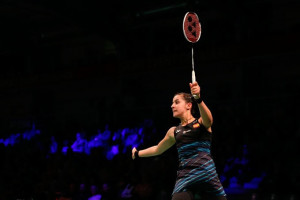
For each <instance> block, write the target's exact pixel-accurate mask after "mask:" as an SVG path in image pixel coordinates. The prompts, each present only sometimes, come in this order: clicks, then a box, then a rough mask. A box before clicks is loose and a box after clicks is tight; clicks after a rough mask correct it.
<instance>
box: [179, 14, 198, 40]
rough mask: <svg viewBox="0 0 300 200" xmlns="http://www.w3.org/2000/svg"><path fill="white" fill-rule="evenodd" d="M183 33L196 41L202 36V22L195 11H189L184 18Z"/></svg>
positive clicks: (188, 38)
mask: <svg viewBox="0 0 300 200" xmlns="http://www.w3.org/2000/svg"><path fill="white" fill-rule="evenodd" d="M183 33H184V36H185V38H186V39H187V41H189V42H191V43H196V42H198V40H199V39H200V36H201V23H200V22H199V18H198V15H197V14H196V13H195V12H187V13H186V14H185V16H184V18H183Z"/></svg>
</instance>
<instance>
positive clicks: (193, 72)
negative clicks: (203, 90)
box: [192, 70, 196, 83]
mask: <svg viewBox="0 0 300 200" xmlns="http://www.w3.org/2000/svg"><path fill="white" fill-rule="evenodd" d="M195 82H196V75H195V71H194V70H193V71H192V83H195Z"/></svg>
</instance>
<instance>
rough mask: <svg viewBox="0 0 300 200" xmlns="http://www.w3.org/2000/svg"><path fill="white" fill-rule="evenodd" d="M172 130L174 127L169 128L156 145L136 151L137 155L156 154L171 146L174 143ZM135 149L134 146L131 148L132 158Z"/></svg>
mask: <svg viewBox="0 0 300 200" xmlns="http://www.w3.org/2000/svg"><path fill="white" fill-rule="evenodd" d="M174 130H175V127H172V128H170V129H169V130H168V132H167V133H166V135H165V137H164V138H163V139H162V140H161V141H160V142H159V143H158V144H157V145H155V146H152V147H149V148H147V149H143V150H140V151H138V156H139V157H150V156H157V155H160V154H162V153H163V152H165V151H166V150H168V149H169V148H170V147H171V146H173V145H174V144H175V138H174ZM136 151H137V149H136V148H135V147H134V148H133V149H132V159H135V152H136Z"/></svg>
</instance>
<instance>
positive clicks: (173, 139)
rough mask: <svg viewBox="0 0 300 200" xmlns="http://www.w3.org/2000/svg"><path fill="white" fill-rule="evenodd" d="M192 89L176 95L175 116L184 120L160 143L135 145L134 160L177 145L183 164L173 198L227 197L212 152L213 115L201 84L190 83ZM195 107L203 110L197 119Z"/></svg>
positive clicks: (218, 199) (219, 199) (212, 199)
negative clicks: (203, 95)
mask: <svg viewBox="0 0 300 200" xmlns="http://www.w3.org/2000/svg"><path fill="white" fill-rule="evenodd" d="M190 90H191V94H189V93H177V94H175V96H174V97H173V101H172V105H171V108H172V112H173V117H175V118H178V119H180V124H179V125H178V126H174V127H171V128H170V129H169V130H168V131H167V133H166V135H165V137H164V138H163V139H162V140H161V141H160V142H159V143H158V144H157V145H155V146H152V147H149V148H146V149H143V150H137V149H136V148H133V149H132V159H137V158H139V157H150V156H156V155H160V154H162V153H163V152H165V151H166V150H167V149H169V148H170V147H171V146H173V145H175V144H176V148H177V151H178V159H179V166H178V170H177V178H176V183H175V187H174V189H173V192H172V200H192V199H194V197H195V195H196V194H197V195H199V196H200V197H201V199H204V200H226V193H225V191H224V189H223V186H222V183H221V182H220V180H219V177H218V174H217V172H216V167H215V163H214V161H213V159H212V157H211V153H210V145H211V140H212V129H211V126H212V123H213V117H212V114H211V111H210V110H209V108H208V107H207V106H206V104H205V103H204V101H203V100H202V98H201V96H200V86H199V85H198V83H197V82H193V83H190ZM196 105H198V106H196ZM195 109H198V110H199V112H200V117H199V118H195ZM196 111H197V110H196Z"/></svg>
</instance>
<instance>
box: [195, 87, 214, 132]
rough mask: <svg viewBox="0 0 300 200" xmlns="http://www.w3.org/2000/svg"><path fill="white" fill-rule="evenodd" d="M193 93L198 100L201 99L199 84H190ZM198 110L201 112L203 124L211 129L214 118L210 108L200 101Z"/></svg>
mask: <svg viewBox="0 0 300 200" xmlns="http://www.w3.org/2000/svg"><path fill="white" fill-rule="evenodd" d="M190 88H191V93H192V94H193V95H196V98H198V99H201V96H200V86H199V85H198V83H197V82H194V83H190ZM197 104H198V108H199V111H200V116H201V118H200V120H202V124H203V125H204V126H205V127H206V128H207V129H209V128H210V127H211V126H212V124H213V116H212V114H211V112H210V110H209V108H208V107H207V106H206V104H205V103H204V102H203V101H202V100H201V101H199V103H197Z"/></svg>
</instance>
